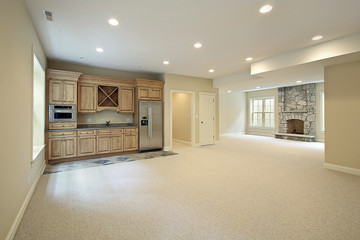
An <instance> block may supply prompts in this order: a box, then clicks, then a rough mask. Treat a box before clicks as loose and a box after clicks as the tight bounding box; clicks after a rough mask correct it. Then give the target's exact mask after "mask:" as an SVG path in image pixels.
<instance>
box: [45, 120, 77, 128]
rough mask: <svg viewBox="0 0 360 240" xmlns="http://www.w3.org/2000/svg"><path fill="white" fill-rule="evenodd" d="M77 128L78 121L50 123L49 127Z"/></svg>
mask: <svg viewBox="0 0 360 240" xmlns="http://www.w3.org/2000/svg"><path fill="white" fill-rule="evenodd" d="M71 128H76V122H63V123H49V129H71Z"/></svg>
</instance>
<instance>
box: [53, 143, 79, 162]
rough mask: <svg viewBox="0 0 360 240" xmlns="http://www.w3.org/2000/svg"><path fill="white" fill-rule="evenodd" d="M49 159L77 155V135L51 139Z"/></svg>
mask: <svg viewBox="0 0 360 240" xmlns="http://www.w3.org/2000/svg"><path fill="white" fill-rule="evenodd" d="M48 154H49V160H55V159H61V158H71V157H76V137H64V138H62V137H57V138H51V139H49V150H48Z"/></svg>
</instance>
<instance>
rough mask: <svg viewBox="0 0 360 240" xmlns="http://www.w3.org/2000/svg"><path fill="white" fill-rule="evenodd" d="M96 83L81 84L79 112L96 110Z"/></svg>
mask: <svg viewBox="0 0 360 240" xmlns="http://www.w3.org/2000/svg"><path fill="white" fill-rule="evenodd" d="M96 90H97V87H96V85H92V84H82V83H81V84H79V94H78V98H79V101H78V112H96Z"/></svg>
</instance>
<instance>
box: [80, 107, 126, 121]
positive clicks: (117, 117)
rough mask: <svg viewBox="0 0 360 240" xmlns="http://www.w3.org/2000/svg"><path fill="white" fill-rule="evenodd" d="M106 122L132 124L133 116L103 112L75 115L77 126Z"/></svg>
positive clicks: (110, 111) (111, 111)
mask: <svg viewBox="0 0 360 240" xmlns="http://www.w3.org/2000/svg"><path fill="white" fill-rule="evenodd" d="M88 120H90V121H88ZM106 121H111V123H132V122H133V114H131V113H127V114H125V113H117V112H116V111H113V110H104V111H100V112H96V113H78V115H77V122H78V124H102V123H104V124H105V122H106Z"/></svg>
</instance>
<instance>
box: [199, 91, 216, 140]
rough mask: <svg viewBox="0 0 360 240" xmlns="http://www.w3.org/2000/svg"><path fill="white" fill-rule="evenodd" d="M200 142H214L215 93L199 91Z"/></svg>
mask: <svg viewBox="0 0 360 240" xmlns="http://www.w3.org/2000/svg"><path fill="white" fill-rule="evenodd" d="M199 102H200V106H199V107H200V108H199V115H200V116H199V120H200V144H201V145H209V144H214V143H215V94H213V93H200V95H199Z"/></svg>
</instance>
